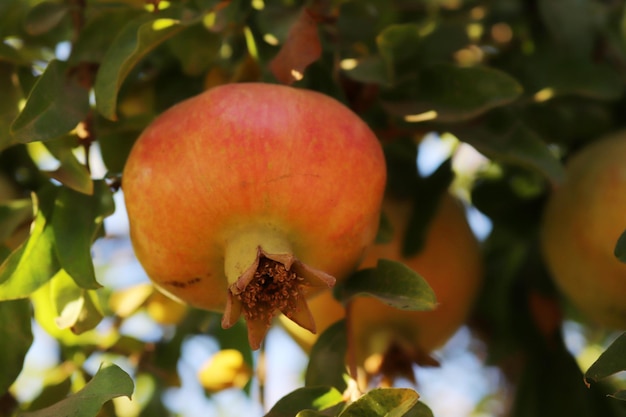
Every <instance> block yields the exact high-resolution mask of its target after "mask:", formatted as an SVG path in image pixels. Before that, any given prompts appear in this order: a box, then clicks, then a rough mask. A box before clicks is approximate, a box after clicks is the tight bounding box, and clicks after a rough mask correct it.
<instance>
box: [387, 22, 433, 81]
mask: <svg viewBox="0 0 626 417" xmlns="http://www.w3.org/2000/svg"><path fill="white" fill-rule="evenodd" d="M421 38H422V36H421V34H420V27H419V26H418V25H416V24H413V23H405V24H393V25H389V26H387V27H386V28H385V29H384V30H383V31H382V32H381V33H380V34H379V35H378V36H377V37H376V43H377V44H378V50H379V53H380V56H381V57H382V59H383V61H384V63H385V69H386V72H387V80H389V81H390V82H391V83H393V82H394V81H395V80H396V79H397V78H398V76H402V75H403V74H406V73H407V72H413V73H414V74H417V67H418V65H416V63H417V62H419V61H417V59H418V58H419V55H418V53H419V44H420V41H421Z"/></svg>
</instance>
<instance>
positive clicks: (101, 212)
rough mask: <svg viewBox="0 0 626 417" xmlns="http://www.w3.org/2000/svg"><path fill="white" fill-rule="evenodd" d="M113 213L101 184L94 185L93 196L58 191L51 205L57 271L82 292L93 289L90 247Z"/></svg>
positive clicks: (103, 185) (101, 182) (105, 188)
mask: <svg viewBox="0 0 626 417" xmlns="http://www.w3.org/2000/svg"><path fill="white" fill-rule="evenodd" d="M114 210H115V206H114V202H113V195H112V193H111V190H110V189H109V188H108V186H107V185H106V183H105V182H104V181H101V180H100V181H95V182H94V193H93V195H85V194H82V193H79V192H78V191H74V190H72V189H70V188H66V187H61V188H60V189H59V193H58V198H57V200H56V203H55V208H54V216H53V217H52V229H53V231H54V237H55V240H56V243H57V245H56V251H57V256H58V259H59V263H60V264H61V267H62V268H63V269H65V270H66V271H67V273H68V274H70V275H71V277H72V278H73V279H74V281H76V283H77V284H78V285H79V286H80V287H81V288H85V289H96V288H99V287H100V284H99V283H98V282H97V281H96V277H95V272H94V266H93V260H92V257H91V245H92V243H93V242H94V240H95V238H96V232H97V231H98V230H99V228H100V227H101V226H102V223H103V221H104V218H105V217H107V216H108V215H110V214H112V213H113V211H114Z"/></svg>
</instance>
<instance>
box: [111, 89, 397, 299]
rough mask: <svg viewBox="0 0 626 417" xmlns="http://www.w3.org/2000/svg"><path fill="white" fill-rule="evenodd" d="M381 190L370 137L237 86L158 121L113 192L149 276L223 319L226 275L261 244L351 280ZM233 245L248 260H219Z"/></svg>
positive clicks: (350, 122) (283, 92) (299, 99)
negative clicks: (120, 200)
mask: <svg viewBox="0 0 626 417" xmlns="http://www.w3.org/2000/svg"><path fill="white" fill-rule="evenodd" d="M385 181H386V169H385V161H384V156H383V153H382V149H381V146H380V144H379V142H378V140H377V138H376V136H375V135H374V134H373V133H372V132H371V130H370V129H369V128H368V126H367V125H366V124H365V123H364V122H363V121H362V120H361V119H360V118H359V117H358V116H357V115H355V114H354V113H353V112H352V111H350V110H349V109H348V108H347V107H345V106H344V105H343V104H341V103H339V102H338V101H336V100H335V99H333V98H331V97H328V96H325V95H322V94H320V93H316V92H313V91H308V90H301V89H296V88H293V87H287V86H280V85H272V84H262V83H242V84H228V85H223V86H219V87H215V88H212V89H210V90H208V91H205V92H204V93H202V94H200V95H198V96H195V97H192V98H190V99H188V100H186V101H183V102H181V103H179V104H177V105H175V106H174V107H172V108H170V109H169V110H167V111H166V112H164V113H163V114H161V115H160V116H159V117H157V118H156V119H155V120H154V121H153V122H152V123H151V124H150V125H149V126H148V127H147V128H146V130H145V131H144V132H143V133H142V134H141V136H140V137H139V139H138V140H137V142H136V143H135V145H134V147H133V149H132V151H131V153H130V155H129V158H128V161H127V163H126V166H125V169H124V172H123V184H122V189H123V192H124V198H125V203H126V209H127V212H128V217H129V224H130V235H131V240H132V243H133V247H134V250H135V253H136V256H137V258H138V260H139V261H140V263H141V264H142V266H143V268H144V269H145V271H146V273H147V274H148V276H149V277H150V278H151V279H152V280H153V281H154V282H155V284H156V285H158V286H159V288H161V289H163V290H164V291H165V292H167V293H169V294H171V295H173V296H175V297H177V298H179V299H181V300H184V301H186V302H188V303H190V304H191V305H193V306H195V307H199V308H203V309H207V310H214V311H224V309H225V308H226V307H227V299H228V292H229V288H230V287H231V285H233V283H234V282H235V281H236V280H237V278H238V277H237V276H231V275H233V274H232V273H231V274H230V275H229V273H228V272H227V270H228V271H230V270H237V271H243V270H245V269H246V268H248V267H249V266H250V264H251V260H253V258H254V257H255V256H257V253H256V249H257V247H260V248H261V249H266V248H265V245H266V243H265V241H268V242H269V243H267V245H268V246H271V245H272V241H273V240H276V239H277V240H278V241H280V242H281V243H280V245H278V246H280V247H281V249H285V248H286V249H287V252H290V254H292V255H293V256H294V257H295V258H297V259H298V260H299V261H300V262H301V263H303V264H305V265H307V266H308V267H311V268H314V269H317V270H320V271H323V272H325V273H326V274H329V275H331V276H333V277H335V278H336V279H342V278H343V277H345V276H346V275H347V274H349V273H350V272H351V271H353V270H354V269H355V267H356V266H357V265H358V263H359V262H360V260H361V257H362V256H363V253H364V250H365V249H366V247H367V246H368V245H369V244H370V243H371V242H372V240H373V238H374V236H375V233H376V231H377V227H378V222H379V215H380V205H381V200H382V194H383V190H384V186H385ZM235 241H244V242H246V244H248V243H249V246H250V250H248V251H247V252H246V253H245V254H241V253H240V252H242V253H243V252H245V251H239V252H238V251H236V250H230V251H229V247H230V246H233V245H234V243H233V242H235ZM248 241H249V242H248ZM244 246H245V245H244ZM238 248H239V247H238ZM252 248H254V251H255V253H254V254H251V253H248V252H251V250H252ZM239 249H240V248H239ZM239 249H238V250H239ZM227 252H228V253H229V254H228V255H227ZM233 253H234V254H233ZM253 255H254V256H253ZM229 258H233V259H229Z"/></svg>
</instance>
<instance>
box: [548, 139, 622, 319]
mask: <svg viewBox="0 0 626 417" xmlns="http://www.w3.org/2000/svg"><path fill="white" fill-rule="evenodd" d="M625 158H626V131H621V132H617V133H614V134H612V135H610V136H608V137H604V138H601V139H600V140H598V141H596V142H593V143H592V144H590V145H588V146H586V147H585V148H583V149H582V150H581V151H580V152H578V153H577V154H575V155H574V156H572V158H571V159H569V161H568V163H567V176H566V179H565V182H564V183H563V184H562V185H561V186H560V187H559V188H557V189H556V190H555V191H554V193H552V194H551V195H550V197H549V199H548V203H547V206H546V209H545V212H544V216H543V222H542V225H541V247H542V251H543V254H544V258H545V261H546V264H547V266H548V269H549V270H550V272H551V274H552V277H553V278H554V281H555V282H556V284H557V286H558V288H559V289H560V290H561V292H562V293H563V295H564V296H565V298H564V299H567V300H568V301H569V302H571V303H572V304H573V305H574V306H575V308H576V309H577V310H578V311H580V312H582V314H583V317H584V318H585V319H588V320H590V324H594V325H601V326H604V327H607V328H613V329H626V304H625V303H624V300H626V264H624V263H622V262H620V261H619V260H618V259H617V258H616V257H615V255H614V253H613V252H614V248H615V244H616V243H617V240H618V238H619V237H620V235H621V234H622V232H623V231H624V230H625V229H626V217H625V216H624V212H625V211H626V165H625V164H624V159H625Z"/></svg>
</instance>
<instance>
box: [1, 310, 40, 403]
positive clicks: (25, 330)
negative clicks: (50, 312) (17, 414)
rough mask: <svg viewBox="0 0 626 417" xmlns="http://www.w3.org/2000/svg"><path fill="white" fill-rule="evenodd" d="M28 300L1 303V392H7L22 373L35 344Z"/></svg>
mask: <svg viewBox="0 0 626 417" xmlns="http://www.w3.org/2000/svg"><path fill="white" fill-rule="evenodd" d="M30 323H31V311H30V302H29V301H28V300H15V301H2V302H0V339H1V340H4V341H5V342H4V343H0V369H2V372H0V392H6V391H7V390H8V389H9V386H10V385H11V384H12V383H13V381H15V379H16V378H17V376H18V375H19V373H20V372H21V371H22V366H23V364H24V358H25V357H26V353H27V352H28V349H29V348H30V345H31V344H32V343H33V334H32V331H31V326H30Z"/></svg>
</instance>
